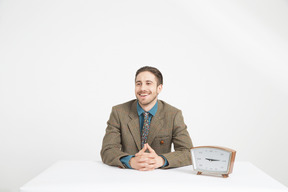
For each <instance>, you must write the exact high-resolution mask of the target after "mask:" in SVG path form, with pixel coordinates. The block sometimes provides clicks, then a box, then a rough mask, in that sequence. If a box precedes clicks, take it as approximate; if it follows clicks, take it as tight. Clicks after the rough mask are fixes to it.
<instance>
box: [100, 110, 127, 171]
mask: <svg viewBox="0 0 288 192" xmlns="http://www.w3.org/2000/svg"><path fill="white" fill-rule="evenodd" d="M121 148H122V144H121V128H120V120H119V116H118V113H117V110H116V109H115V108H114V107H113V108H112V112H111V114H110V118H109V120H108V122H107V128H106V133H105V136H104V138H103V142H102V149H101V158H102V161H103V162H104V163H105V164H107V165H112V166H118V167H122V168H125V167H124V165H123V164H122V162H121V161H120V158H121V157H124V156H128V155H129V154H127V153H124V152H122V151H121Z"/></svg>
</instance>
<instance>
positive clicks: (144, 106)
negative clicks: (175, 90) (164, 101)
mask: <svg viewBox="0 0 288 192" xmlns="http://www.w3.org/2000/svg"><path fill="white" fill-rule="evenodd" d="M157 100H158V99H157V98H156V99H155V100H154V101H152V102H151V103H149V104H147V105H142V104H141V103H139V105H140V106H141V107H142V109H143V110H144V111H146V112H148V111H150V110H151V109H152V108H153V107H154V105H155V104H156V102H157Z"/></svg>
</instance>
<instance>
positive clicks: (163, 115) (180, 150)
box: [101, 100, 192, 168]
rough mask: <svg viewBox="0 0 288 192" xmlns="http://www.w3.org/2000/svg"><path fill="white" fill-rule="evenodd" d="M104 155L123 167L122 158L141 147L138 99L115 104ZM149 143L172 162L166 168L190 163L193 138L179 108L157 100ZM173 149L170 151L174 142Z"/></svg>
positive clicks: (106, 160) (115, 164) (113, 163)
mask: <svg viewBox="0 0 288 192" xmlns="http://www.w3.org/2000/svg"><path fill="white" fill-rule="evenodd" d="M107 125H108V126H107V128H106V134H105V136H104V138H103V143H102V150H101V158H102V161H103V162H104V163H105V164H108V165H112V166H119V167H122V168H124V165H123V164H122V163H121V161H120V158H121V157H124V156H127V155H135V154H136V153H138V152H139V150H141V136H140V126H139V117H138V114H137V100H132V101H129V102H127V103H124V104H120V105H117V106H114V107H113V108H112V112H111V115H110V119H109V120H108V122H107ZM147 142H148V144H149V145H150V146H151V147H152V148H153V149H154V150H155V152H156V153H157V154H158V155H163V156H164V157H165V158H166V159H167V161H168V163H169V165H168V166H166V167H165V168H170V167H180V166H185V165H191V164H192V160H191V152H190V149H191V148H192V141H191V139H190V136H189V133H188V131H187V126H186V125H185V123H184V120H183V116H182V113H181V111H180V110H178V109H176V108H175V107H172V106H171V105H169V104H167V103H165V102H164V101H161V100H158V109H157V112H156V114H155V116H154V117H152V120H151V123H150V130H149V134H148V138H147ZM172 143H173V145H174V149H175V151H174V152H171V145H172Z"/></svg>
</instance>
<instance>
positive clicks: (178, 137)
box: [161, 111, 193, 168]
mask: <svg viewBox="0 0 288 192" xmlns="http://www.w3.org/2000/svg"><path fill="white" fill-rule="evenodd" d="M172 143H173V144H174V150H175V151H174V152H170V153H166V154H161V155H163V156H164V157H165V158H166V159H167V161H168V165H167V166H165V167H164V168H171V167H181V166H186V165H191V164H192V159H191V151H190V150H191V148H192V147H193V145H192V141H191V138H190V136H189V133H188V131H187V126H186V125H185V123H184V119H183V116H182V112H181V111H178V112H177V113H176V115H175V117H174V122H173V133H172Z"/></svg>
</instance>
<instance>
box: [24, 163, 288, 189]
mask: <svg viewBox="0 0 288 192" xmlns="http://www.w3.org/2000/svg"><path fill="white" fill-rule="evenodd" d="M157 190H161V191H165V192H167V191H168V192H169V191H173V192H175V191H183V190H187V191H188V190H189V191H197V192H202V191H222V192H223V191H229V192H234V191H245V192H247V191H253V192H255V191H261V192H265V191H271V192H278V191H281V192H282V191H283V192H288V189H287V188H286V187H285V186H284V185H282V184H281V183H279V182H277V181H276V180H274V179H273V178H271V177H270V176H268V175H267V174H265V173H264V172H263V171H261V170H260V169H258V168H256V167H255V166H254V165H252V164H251V163H249V162H235V164H234V170H233V173H232V174H230V176H229V177H228V178H222V177H215V176H204V175H196V174H195V172H194V171H193V168H192V166H186V167H181V168H175V169H167V170H162V169H157V170H154V171H148V172H141V171H136V170H131V169H120V168H118V167H111V166H107V165H104V164H103V163H102V162H99V161H98V162H97V161H96V162H95V161H59V162H57V163H55V164H53V165H52V166H51V167H49V168H48V169H47V170H45V171H44V172H43V173H41V174H40V175H38V176H37V177H35V178H34V179H32V180H31V181H30V182H28V183H27V184H25V185H24V186H22V187H21V188H20V192H92V191H93V192H102V191H105V192H110V191H113V192H117V191H127V192H128V191H133V192H138V191H140V192H142V191H151V192H154V191H157Z"/></svg>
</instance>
